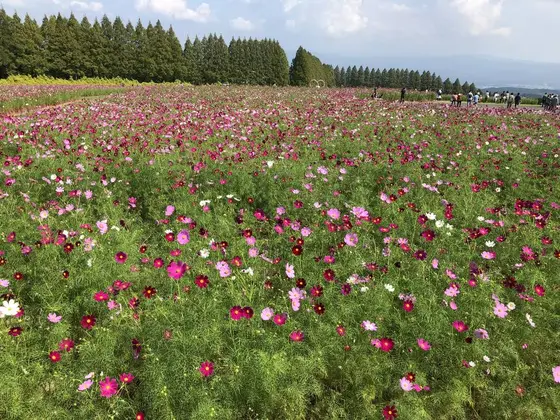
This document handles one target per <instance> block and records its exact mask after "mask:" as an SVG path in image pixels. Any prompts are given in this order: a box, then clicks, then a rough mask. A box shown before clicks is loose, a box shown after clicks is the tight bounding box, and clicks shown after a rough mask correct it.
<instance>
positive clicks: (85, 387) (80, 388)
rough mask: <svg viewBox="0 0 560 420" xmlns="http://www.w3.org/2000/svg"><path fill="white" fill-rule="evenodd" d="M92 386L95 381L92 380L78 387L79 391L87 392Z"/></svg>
mask: <svg viewBox="0 0 560 420" xmlns="http://www.w3.org/2000/svg"><path fill="white" fill-rule="evenodd" d="M92 385H93V381H92V380H91V379H88V380H86V381H85V382H82V383H81V384H80V385H79V386H78V391H80V392H82V391H85V390H86V389H90V388H91V386H92Z"/></svg>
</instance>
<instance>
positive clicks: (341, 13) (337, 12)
mask: <svg viewBox="0 0 560 420" xmlns="http://www.w3.org/2000/svg"><path fill="white" fill-rule="evenodd" d="M282 4H283V8H284V12H285V13H289V14H296V15H297V16H296V18H297V19H296V18H292V19H289V20H287V21H286V25H287V26H288V27H289V28H293V27H295V25H296V23H300V22H304V21H306V20H311V21H313V22H316V23H317V25H319V27H320V28H321V29H323V30H324V31H325V32H326V33H327V34H328V35H331V36H335V37H338V36H344V35H347V34H351V33H355V32H359V31H361V30H362V29H364V28H366V27H367V25H368V18H367V16H365V12H364V10H363V8H362V6H363V0H282Z"/></svg>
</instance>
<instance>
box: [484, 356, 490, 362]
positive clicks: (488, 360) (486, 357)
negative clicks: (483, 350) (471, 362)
mask: <svg viewBox="0 0 560 420" xmlns="http://www.w3.org/2000/svg"><path fill="white" fill-rule="evenodd" d="M482 360H484V361H485V362H486V363H490V358H489V357H488V356H483V357H482Z"/></svg>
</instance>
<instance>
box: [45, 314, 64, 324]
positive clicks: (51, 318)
mask: <svg viewBox="0 0 560 420" xmlns="http://www.w3.org/2000/svg"><path fill="white" fill-rule="evenodd" d="M47 319H48V320H49V321H50V322H52V323H53V324H56V323H58V322H60V321H61V320H62V316H60V315H57V314H56V313H54V312H53V313H50V314H48V315H47Z"/></svg>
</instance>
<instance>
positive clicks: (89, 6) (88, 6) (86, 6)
mask: <svg viewBox="0 0 560 420" xmlns="http://www.w3.org/2000/svg"><path fill="white" fill-rule="evenodd" d="M70 7H77V8H78V9H80V10H90V11H92V12H100V11H101V10H103V4H102V3H100V2H98V1H90V2H85V1H71V2H70Z"/></svg>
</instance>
